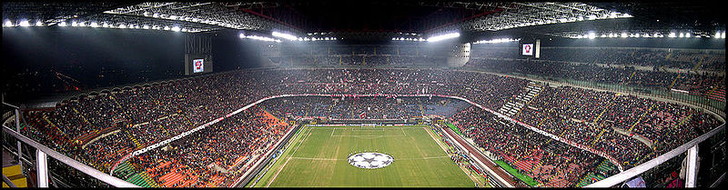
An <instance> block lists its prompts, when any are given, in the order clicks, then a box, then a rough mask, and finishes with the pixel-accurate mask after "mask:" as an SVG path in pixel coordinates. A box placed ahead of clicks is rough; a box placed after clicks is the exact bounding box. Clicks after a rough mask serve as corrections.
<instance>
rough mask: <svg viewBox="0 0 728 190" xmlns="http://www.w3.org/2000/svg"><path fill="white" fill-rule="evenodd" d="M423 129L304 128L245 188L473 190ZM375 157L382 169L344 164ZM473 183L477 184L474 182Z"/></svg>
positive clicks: (465, 174) (465, 173) (470, 181)
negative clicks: (380, 156)
mask: <svg viewBox="0 0 728 190" xmlns="http://www.w3.org/2000/svg"><path fill="white" fill-rule="evenodd" d="M430 130H431V129H429V128H428V126H396V127H392V126H376V127H373V126H355V127H353V126H348V127H344V126H337V127H331V126H325V127H321V126H304V127H302V128H301V129H299V131H298V132H297V133H296V134H295V136H294V137H293V138H292V139H291V141H290V142H289V144H288V145H287V147H286V148H285V150H284V152H283V154H281V156H279V157H278V158H277V159H275V161H274V162H271V164H269V165H268V166H266V168H264V169H263V170H262V171H261V173H259V174H258V175H259V176H256V177H255V178H254V179H253V181H251V182H250V183H249V184H248V185H247V186H248V187H475V185H476V184H475V182H474V180H473V179H475V178H471V176H469V175H468V170H466V169H464V168H462V167H459V166H458V165H457V164H456V163H455V162H453V161H452V160H450V157H449V156H448V154H447V153H446V152H445V149H446V147H445V146H443V145H444V143H438V142H437V141H436V140H435V139H437V138H439V137H437V136H436V135H435V134H434V133H433V132H432V131H430ZM360 152H378V153H384V154H388V155H390V156H392V157H393V158H394V161H393V162H392V163H391V164H390V165H388V166H386V167H383V168H376V169H363V168H359V167H356V166H353V165H351V164H349V162H348V157H349V155H351V154H352V153H360ZM476 180H477V179H476Z"/></svg>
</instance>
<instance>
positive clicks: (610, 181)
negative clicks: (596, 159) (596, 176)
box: [585, 122, 725, 187]
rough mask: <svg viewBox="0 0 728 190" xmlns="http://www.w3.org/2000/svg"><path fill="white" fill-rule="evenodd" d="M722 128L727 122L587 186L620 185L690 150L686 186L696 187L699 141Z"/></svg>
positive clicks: (711, 135)
mask: <svg viewBox="0 0 728 190" xmlns="http://www.w3.org/2000/svg"><path fill="white" fill-rule="evenodd" d="M721 130H725V122H724V123H723V124H722V125H720V126H718V127H717V128H715V129H713V130H711V131H710V132H708V133H705V134H703V135H701V136H699V137H698V138H695V139H693V140H691V141H689V142H687V143H685V144H683V145H681V146H679V147H677V148H675V149H672V150H671V151H670V152H667V153H665V154H662V155H660V156H658V157H657V158H654V159H652V160H650V161H647V162H645V163H642V164H640V165H638V166H635V167H634V168H630V169H628V170H625V171H623V172H620V173H618V174H616V175H613V176H610V177H608V178H606V179H603V180H600V181H598V182H595V183H593V184H590V185H587V186H585V187H614V186H615V185H619V184H620V183H622V182H625V181H627V180H630V179H632V178H633V177H635V176H637V175H640V174H642V173H644V172H646V171H647V170H649V169H652V168H654V167H656V166H658V165H660V164H662V163H664V162H666V161H668V160H670V159H671V158H673V157H675V156H678V155H681V154H682V153H684V152H686V151H687V152H688V154H687V170H686V171H687V175H685V187H696V186H695V185H696V180H697V172H698V168H697V166H696V163H697V160H698V159H697V156H698V143H701V142H703V141H705V140H707V139H709V138H710V137H713V136H714V135H715V134H718V132H720V131H721Z"/></svg>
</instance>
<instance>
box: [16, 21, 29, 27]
mask: <svg viewBox="0 0 728 190" xmlns="http://www.w3.org/2000/svg"><path fill="white" fill-rule="evenodd" d="M18 26H30V22H28V21H27V20H21V21H20V22H19V23H18Z"/></svg>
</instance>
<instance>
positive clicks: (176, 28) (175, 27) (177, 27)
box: [172, 26, 182, 32]
mask: <svg viewBox="0 0 728 190" xmlns="http://www.w3.org/2000/svg"><path fill="white" fill-rule="evenodd" d="M180 30H182V29H181V28H179V26H174V27H172V31H175V32H179V31H180Z"/></svg>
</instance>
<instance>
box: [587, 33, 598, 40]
mask: <svg viewBox="0 0 728 190" xmlns="http://www.w3.org/2000/svg"><path fill="white" fill-rule="evenodd" d="M588 37H589V39H594V38H596V37H597V34H595V33H594V32H589V36H588Z"/></svg>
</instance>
